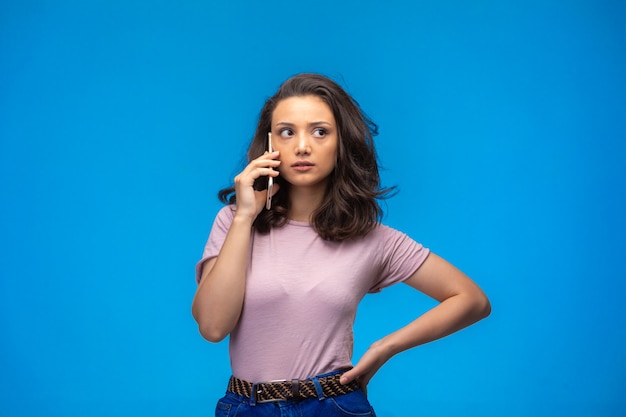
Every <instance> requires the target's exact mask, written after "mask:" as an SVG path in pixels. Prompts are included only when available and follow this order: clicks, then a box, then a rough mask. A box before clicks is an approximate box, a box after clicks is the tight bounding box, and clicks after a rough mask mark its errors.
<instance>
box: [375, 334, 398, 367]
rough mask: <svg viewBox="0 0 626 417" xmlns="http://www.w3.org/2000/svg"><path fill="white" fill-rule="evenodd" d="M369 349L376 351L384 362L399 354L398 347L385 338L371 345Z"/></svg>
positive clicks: (391, 340) (390, 339) (388, 338)
mask: <svg viewBox="0 0 626 417" xmlns="http://www.w3.org/2000/svg"><path fill="white" fill-rule="evenodd" d="M371 348H373V349H376V350H377V351H378V352H379V354H380V355H381V356H382V357H383V358H384V359H385V361H386V360H389V359H391V357H392V356H394V355H395V354H396V353H399V352H400V349H399V347H398V346H397V344H396V343H394V341H393V338H391V337H389V336H386V337H383V338H382V339H380V340H377V341H376V342H374V343H372V346H371Z"/></svg>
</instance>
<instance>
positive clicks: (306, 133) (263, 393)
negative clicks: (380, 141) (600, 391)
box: [192, 74, 490, 416]
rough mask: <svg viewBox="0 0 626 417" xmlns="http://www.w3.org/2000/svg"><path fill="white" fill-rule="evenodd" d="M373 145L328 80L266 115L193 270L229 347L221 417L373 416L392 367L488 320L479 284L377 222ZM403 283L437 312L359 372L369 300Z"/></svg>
mask: <svg viewBox="0 0 626 417" xmlns="http://www.w3.org/2000/svg"><path fill="white" fill-rule="evenodd" d="M268 134H271V135H268ZM375 134H376V126H375V125H374V124H373V123H372V122H371V121H370V120H369V119H368V118H367V116H365V114H364V113H363V112H362V111H361V110H360V108H359V106H358V104H357V103H356V102H355V101H354V100H353V99H352V98H351V97H350V96H349V95H348V94H347V93H346V92H345V91H344V90H343V89H342V88H341V87H340V86H339V85H337V84H336V83H335V82H333V81H332V80H330V79H328V78H326V77H323V76H320V75H315V74H301V75H297V76H295V77H292V78H290V79H288V80H287V81H286V82H285V83H284V84H283V85H282V86H281V87H280V88H279V90H278V92H277V93H276V94H275V95H274V96H273V97H271V98H270V99H268V100H267V102H266V103H265V105H264V106H263V109H262V110H261V114H260V118H259V122H258V126H257V129H256V133H255V135H254V138H253V140H252V143H251V144H250V147H249V150H248V160H249V163H248V165H247V166H246V168H245V169H244V170H243V171H242V172H241V173H240V174H239V175H237V176H236V177H235V184H234V187H232V188H229V189H225V190H222V191H220V198H221V199H222V201H224V202H225V203H227V206H225V207H224V208H223V209H222V210H221V211H220V212H219V213H218V215H217V217H216V219H215V222H214V224H213V228H212V230H211V234H210V236H209V240H208V242H207V244H206V247H205V250H204V255H203V257H202V260H201V261H200V262H199V263H198V265H197V279H198V284H199V285H198V289H197V292H196V295H195V298H194V300H193V306H192V311H193V316H194V318H195V319H196V321H197V322H198V326H199V329H200V333H201V334H202V336H203V337H205V338H206V339H207V340H209V341H211V342H219V341H220V340H222V339H224V338H225V337H226V336H227V335H230V356H231V366H232V372H233V376H232V377H231V379H230V381H229V384H228V388H227V392H226V396H225V397H224V398H222V399H221V400H220V401H219V402H218V405H217V411H216V415H217V416H235V415H237V416H281V415H292V413H293V415H298V416H300V415H302V416H345V415H355V414H356V415H363V416H366V415H372V416H373V415H375V414H374V411H373V409H372V407H371V405H370V404H369V402H368V401H367V398H366V396H365V389H366V386H367V384H368V382H369V381H370V379H371V378H372V376H373V375H374V374H375V373H376V371H377V370H378V369H379V368H380V367H381V366H382V365H383V364H384V363H385V362H386V361H387V360H389V359H390V358H391V357H392V356H393V355H395V354H397V353H399V352H402V351H404V350H406V349H409V348H412V347H414V346H418V345H421V344H423V343H427V342H430V341H432V340H435V339H438V338H441V337H443V336H446V335H448V334H450V333H452V332H454V331H457V330H459V329H462V328H464V327H466V326H468V325H470V324H472V323H474V322H476V321H478V320H480V319H482V318H484V317H486V316H487V315H488V314H489V312H490V305H489V301H488V300H487V298H486V297H485V295H484V294H483V292H482V291H481V290H480V288H479V287H478V286H477V285H476V284H475V283H474V282H473V281H472V280H470V279H469V278H468V277H467V276H466V275H464V274H463V273H462V272H461V271H459V270H458V269H456V268H455V267H454V266H452V265H451V264H449V263H448V262H446V261H445V260H444V259H442V258H441V257H439V256H437V255H435V254H434V253H432V252H429V250H428V249H426V248H424V247H423V246H422V245H420V244H419V243H417V242H415V241H413V240H412V239H410V238H409V237H408V236H406V235H405V234H403V233H401V232H399V231H396V230H394V229H391V228H389V227H386V226H384V225H382V224H381V223H380V218H381V209H380V207H379V205H378V199H380V198H383V197H384V196H385V194H386V193H387V191H388V190H385V189H382V188H381V187H380V179H379V175H378V166H377V160H376V152H375V149H374V144H373V140H372V138H373V136H374V135H375ZM270 138H271V140H270ZM269 142H271V147H270V143H269ZM272 147H273V149H272ZM270 179H271V181H270ZM269 182H272V183H273V186H268V185H267V184H268V183H269ZM268 189H269V192H270V193H271V195H270V196H268ZM269 197H271V201H270V198H269ZM397 282H404V283H405V284H407V285H409V286H411V287H413V288H415V289H417V290H418V291H421V292H423V293H425V294H427V295H429V296H431V297H433V298H435V299H436V300H438V301H439V304H438V305H437V306H436V307H434V308H433V309H432V310H430V311H428V312H426V313H425V314H422V315H421V316H419V317H418V318H416V319H415V321H413V322H412V323H410V324H408V325H407V326H406V327H403V328H401V329H398V330H397V331H395V332H393V333H391V334H389V335H386V336H384V337H382V338H381V339H380V340H378V341H376V342H374V343H373V344H372V345H371V347H370V348H369V349H368V350H367V352H366V353H365V354H364V355H363V356H362V357H361V358H360V360H359V361H358V362H357V363H356V364H354V365H353V363H352V361H351V358H352V345H353V333H352V326H353V323H354V318H355V314H356V309H357V305H358V303H359V301H360V300H361V299H362V298H363V297H364V296H365V294H366V293H368V292H376V291H379V290H380V289H381V288H383V287H386V286H389V285H391V284H394V283H397Z"/></svg>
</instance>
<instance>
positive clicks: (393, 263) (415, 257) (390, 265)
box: [369, 226, 430, 293]
mask: <svg viewBox="0 0 626 417" xmlns="http://www.w3.org/2000/svg"><path fill="white" fill-rule="evenodd" d="M379 232H380V233H382V236H381V240H380V241H381V242H382V247H381V249H380V250H381V254H382V258H381V262H382V265H381V269H380V275H379V276H378V277H377V278H378V280H377V281H376V282H375V283H374V285H372V286H371V287H370V289H369V292H370V293H373V292H379V291H380V290H382V289H383V288H385V287H389V286H390V285H393V284H396V283H398V282H402V281H404V280H406V279H408V278H410V277H411V276H412V275H413V273H415V271H417V269H418V268H419V267H420V266H421V265H422V263H424V261H425V260H426V258H427V257H428V254H429V253H430V251H429V250H428V249H427V248H425V247H424V246H422V244H420V243H418V242H416V241H415V240H413V239H411V238H410V237H409V236H407V235H406V234H404V233H402V232H400V231H398V230H395V229H392V228H390V227H387V226H380V229H379Z"/></svg>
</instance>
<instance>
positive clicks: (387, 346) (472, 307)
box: [341, 253, 491, 388]
mask: <svg viewBox="0 0 626 417" xmlns="http://www.w3.org/2000/svg"><path fill="white" fill-rule="evenodd" d="M404 282H405V283H406V284H408V285H410V286H411V287H413V288H415V289H416V290H418V291H421V292H423V293H424V294H426V295H429V296H430V297H432V298H434V299H436V300H437V301H439V304H438V305H437V306H435V307H434V308H432V309H431V310H429V311H427V312H426V313H424V314H423V315H421V316H420V317H418V318H417V319H416V320H414V321H413V322H411V323H409V324H408V325H406V326H405V327H403V328H401V329H399V330H397V331H395V332H393V333H391V334H389V335H388V336H386V337H384V338H382V339H380V340H379V341H377V342H375V343H373V344H372V345H371V346H370V348H369V349H368V350H367V352H365V354H364V355H363V356H362V357H361V359H360V360H359V362H358V363H357V364H356V365H355V367H354V368H352V369H351V370H349V371H347V372H346V373H344V374H343V375H342V377H341V382H342V383H344V384H347V383H348V382H350V381H352V380H355V379H356V380H358V381H359V383H360V385H361V386H362V387H363V388H365V387H366V386H367V384H368V382H369V381H370V379H371V378H372V376H374V374H375V373H376V372H377V371H378V369H380V367H381V366H382V365H383V364H384V363H385V362H387V361H388V360H389V359H390V358H391V357H392V356H394V355H395V354H397V353H400V352H402V351H405V350H407V349H410V348H412V347H415V346H418V345H423V344H425V343H428V342H431V341H433V340H437V339H440V338H442V337H444V336H447V335H449V334H451V333H454V332H456V331H457V330H461V329H463V328H464V327H467V326H469V325H471V324H473V323H475V322H477V321H478V320H480V319H483V318H485V317H487V316H488V315H489V313H490V312H491V305H490V304H489V300H488V299H487V297H486V296H485V294H484V293H483V291H482V290H481V289H480V288H479V287H478V285H476V284H475V283H474V281H472V280H471V279H470V278H469V277H468V276H467V275H465V274H464V273H463V272H461V271H459V270H458V269H457V268H455V267H454V266H453V265H452V264H450V263H449V262H447V261H446V260H445V259H443V258H441V257H439V256H437V255H435V254H434V253H431V254H429V255H428V258H426V260H425V261H424V263H423V264H422V265H421V266H420V267H419V268H418V270H417V271H416V272H415V273H414V274H413V275H412V276H411V277H410V278H409V279H407V280H406V281H404Z"/></svg>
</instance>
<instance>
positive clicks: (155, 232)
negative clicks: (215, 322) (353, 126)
mask: <svg viewBox="0 0 626 417" xmlns="http://www.w3.org/2000/svg"><path fill="white" fill-rule="evenodd" d="M625 16H626V12H625V5H624V2H623V1H597V0H587V1H556V0H554V1H550V0H528V1H521V0H518V1H496V0H492V1H482V0H477V1H472V2H465V1H460V0H442V1H434V0H433V1H423V0H420V1H408V0H407V1H386V2H382V1H355V0H352V1H346V2H341V1H326V0H320V1H315V2H286V1H283V2H281V1H270V2H251V1H250V2H241V1H232V2H226V1H221V2H202V1H180V2H166V1H133V2H127V1H120V0H107V1H69V0H62V1H61V0H59V1H28V0H26V1H19V2H18V1H14V2H9V1H3V2H2V4H1V6H0V209H1V216H0V238H1V248H0V249H1V252H0V278H1V279H0V326H1V327H0V408H1V409H0V414H1V415H6V416H39V415H46V416H53V417H57V416H58V417H71V416H105V415H107V416H108V415H118V416H131V415H151V416H179V415H187V416H206V415H211V413H212V411H213V407H214V402H215V400H216V399H217V398H218V397H219V396H221V394H222V393H223V391H224V389H225V383H226V379H227V378H228V376H229V364H228V356H227V343H225V342H223V343H220V344H216V345H214V344H210V343H208V342H205V341H204V340H203V339H202V338H201V337H200V335H199V334H198V332H197V329H196V326H195V323H194V322H193V319H192V317H191V314H190V303H191V299H192V297H193V294H194V290H195V283H194V271H193V268H194V263H195V262H196V260H197V259H198V258H199V256H200V254H201V251H202V247H203V245H204V243H205V240H206V238H207V235H208V232H209V229H210V226H211V223H212V220H213V216H214V215H215V213H216V211H217V210H218V209H219V207H220V204H219V202H218V201H217V199H216V198H215V192H216V191H217V190H218V189H219V188H221V187H223V186H226V185H228V184H229V182H230V181H231V178H232V177H233V176H234V175H235V173H236V172H238V170H239V168H240V167H241V164H242V162H243V153H244V152H245V149H246V146H247V143H248V140H249V138H250V137H251V135H252V133H253V130H254V127H255V123H256V117H257V115H258V112H259V110H260V108H261V105H262V104H263V102H264V100H265V99H266V98H267V97H268V96H270V95H271V94H272V93H273V92H274V91H275V89H276V88H277V87H278V85H279V84H280V83H281V82H282V81H283V80H284V79H286V78H287V77H289V76H290V75H293V74H295V73H298V72H303V71H307V72H320V73H323V74H326V75H328V76H331V77H333V78H334V79H336V80H337V81H338V82H340V83H341V84H342V85H343V86H344V87H345V88H346V89H347V90H348V91H349V92H350V93H351V94H352V95H353V96H354V97H355V98H356V99H357V100H358V101H359V102H360V104H361V105H362V107H363V108H364V109H365V111H366V112H367V113H368V114H369V115H370V116H371V117H372V118H373V119H374V120H375V121H376V122H377V123H378V124H379V125H380V136H379V137H378V138H377V146H378V149H379V153H380V160H381V163H382V164H383V166H384V167H385V169H384V171H383V181H384V183H385V184H386V185H398V186H399V189H400V193H399V194H398V195H397V196H396V197H394V198H393V199H391V200H389V201H388V202H387V203H386V205H385V207H386V209H387V215H386V217H385V222H386V223H387V224H389V225H391V226H394V227H396V228H399V229H402V230H403V231H405V232H407V233H409V234H410V235H411V236H412V237H414V238H415V239H416V240H418V241H421V242H422V243H424V244H425V245H426V246H429V247H430V248H432V249H433V250H434V251H435V252H437V253H439V254H440V255H442V256H444V257H445V258H447V259H449V260H450V261H452V262H453V263H455V264H456V265H457V266H459V267H460V268H461V269H463V270H464V271H465V272H467V273H468V274H469V275H470V276H472V277H473V278H474V279H475V280H476V281H477V282H478V283H479V284H480V285H481V286H482V287H483V288H484V289H485V291H486V292H487V294H488V295H489V296H490V298H491V301H492V304H493V314H492V316H491V317H490V318H488V319H487V320H485V321H483V322H481V323H479V324H477V325H476V326H474V327H471V328H469V329H467V330H465V331H463V332H461V333H458V334H456V335H454V336H451V337H448V338H446V339H443V340H441V341H437V342H435V343H431V344H428V345H425V346H423V347H419V348H416V349H413V350H412V351H409V352H405V353H403V354H401V355H399V356H397V357H395V358H393V359H392V360H391V361H390V362H389V363H388V364H387V365H386V367H384V368H383V369H381V371H380V372H379V374H377V375H376V377H375V378H374V380H372V382H371V384H370V399H371V401H372V402H373V403H374V405H375V406H376V408H377V411H378V414H379V416H401V415H407V414H408V415H424V416H456V415H460V414H463V415H472V416H474V415H475V416H501V415H508V416H529V415H533V416H548V415H570V416H618V415H624V412H625V411H624V410H626V401H625V400H624V395H623V394H624V392H626V354H625V353H624V352H626V308H625V307H624V302H623V298H624V294H625V292H626V284H625V281H626V280H625V278H626V266H625V262H624V251H625V250H626V221H625V220H624V217H625V216H624V215H625V213H626V202H625V201H626V196H625V189H626V161H625V160H626V29H625ZM432 305H433V303H432V301H430V300H429V299H427V298H426V297H425V296H423V295H421V294H417V293H415V292H413V291H412V290H410V289H409V288H408V287H406V286H403V285H399V286H396V287H392V288H390V289H388V290H385V291H383V292H382V293H381V294H377V295H372V296H368V297H366V299H365V301H364V303H363V304H362V306H361V308H360V310H359V316H358V318H357V323H356V347H355V357H357V358H358V357H359V355H360V354H361V353H362V352H363V351H364V350H365V349H366V347H367V346H368V345H369V344H370V343H371V342H373V341H374V340H376V339H378V338H380V337H382V336H383V335H385V334H387V333H389V332H391V331H392V330H394V329H396V328H398V327H399V326H401V325H403V324H405V323H407V322H408V321H410V320H411V319H412V318H414V317H415V316H416V315H418V314H420V312H422V311H424V310H425V309H426V308H429V307H430V306H432Z"/></svg>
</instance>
